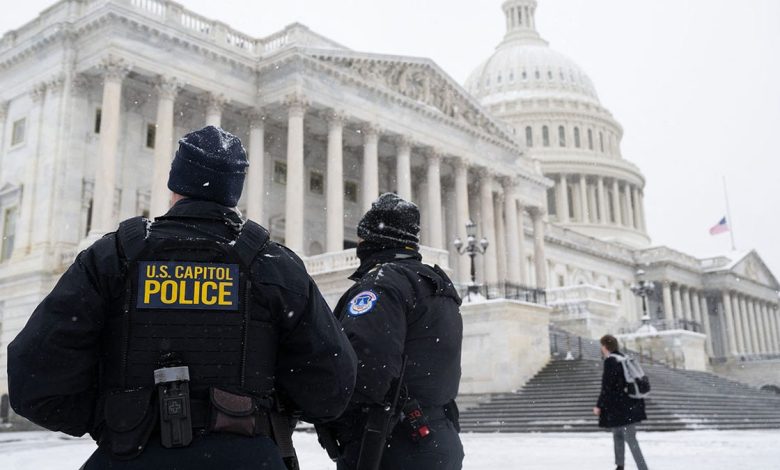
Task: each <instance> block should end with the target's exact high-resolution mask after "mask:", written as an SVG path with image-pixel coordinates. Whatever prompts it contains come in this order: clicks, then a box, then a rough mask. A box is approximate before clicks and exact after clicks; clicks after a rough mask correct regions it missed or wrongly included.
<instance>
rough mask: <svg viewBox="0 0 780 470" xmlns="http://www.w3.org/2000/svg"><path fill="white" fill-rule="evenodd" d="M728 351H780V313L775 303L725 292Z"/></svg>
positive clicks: (752, 352)
mask: <svg viewBox="0 0 780 470" xmlns="http://www.w3.org/2000/svg"><path fill="white" fill-rule="evenodd" d="M721 302H722V306H723V314H724V317H725V320H726V332H725V334H724V341H725V344H726V351H727V354H729V355H731V356H749V355H762V354H780V313H779V312H778V306H777V304H775V303H771V302H765V301H762V300H758V299H754V298H752V297H750V296H747V295H744V294H741V293H739V292H723V296H722V299H721Z"/></svg>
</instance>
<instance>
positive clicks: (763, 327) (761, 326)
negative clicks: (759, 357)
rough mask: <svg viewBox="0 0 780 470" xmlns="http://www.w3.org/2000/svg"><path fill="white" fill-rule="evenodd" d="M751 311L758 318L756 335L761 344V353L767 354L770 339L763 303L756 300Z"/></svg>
mask: <svg viewBox="0 0 780 470" xmlns="http://www.w3.org/2000/svg"><path fill="white" fill-rule="evenodd" d="M753 309H754V310H755V312H756V317H757V318H758V335H759V337H760V338H761V342H762V347H761V352H762V353H763V354H769V353H770V352H771V348H772V338H771V337H770V329H769V318H768V317H767V315H766V310H765V309H764V302H762V301H760V300H756V301H755V302H754V303H753Z"/></svg>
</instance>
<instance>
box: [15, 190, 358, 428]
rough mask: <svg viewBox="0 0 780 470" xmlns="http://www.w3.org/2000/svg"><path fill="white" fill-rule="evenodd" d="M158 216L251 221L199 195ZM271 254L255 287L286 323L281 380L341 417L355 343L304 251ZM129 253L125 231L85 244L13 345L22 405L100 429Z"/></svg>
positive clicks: (321, 411)
mask: <svg viewBox="0 0 780 470" xmlns="http://www.w3.org/2000/svg"><path fill="white" fill-rule="evenodd" d="M156 220H157V221H156V222H155V223H154V224H152V226H151V229H150V235H149V236H150V237H161V238H201V239H203V238H206V239H212V240H219V241H222V242H229V241H232V240H235V239H236V237H237V236H238V233H239V231H240V227H241V219H240V217H239V215H238V213H237V212H236V211H235V210H233V209H230V208H227V207H224V206H221V205H219V204H216V203H213V202H206V201H198V200H194V199H185V200H182V201H180V202H178V203H177V204H176V205H175V206H174V207H172V208H171V210H170V211H169V212H168V213H167V214H166V215H165V216H164V217H160V218H157V219H156ZM259 248H260V247H258V249H259ZM261 254H262V255H263V256H257V257H256V258H255V262H254V264H253V266H252V269H251V273H252V274H251V275H252V286H253V290H252V293H253V295H254V296H255V298H256V299H257V301H258V302H259V303H260V304H261V305H265V306H267V307H268V310H269V311H270V312H271V315H272V316H273V317H272V321H273V322H274V324H275V326H276V329H277V331H278V338H279V340H278V341H279V343H278V354H277V363H276V371H275V386H276V388H277V389H278V390H280V391H281V392H282V393H283V394H285V395H286V397H287V398H289V399H290V400H291V401H292V402H293V403H294V404H295V405H296V406H297V407H298V408H299V409H300V410H301V411H302V412H303V419H305V420H308V421H312V422H320V421H325V420H328V419H332V418H335V417H336V416H338V415H339V414H341V412H342V411H343V410H344V408H345V407H346V405H347V404H348V402H349V398H350V396H351V393H352V389H353V386H354V382H355V368H356V364H357V362H356V358H355V355H354V352H353V351H352V348H351V347H350V345H349V343H348V341H347V338H346V336H345V335H344V333H343V332H342V331H341V327H340V325H339V324H338V321H337V320H336V318H335V317H334V315H333V314H332V313H331V311H330V309H329V308H328V305H327V304H326V303H325V300H324V299H323V298H322V295H321V294H320V292H319V290H318V289H317V286H316V285H315V284H314V281H313V280H312V279H311V278H310V277H309V275H308V274H307V273H306V269H305V267H304V265H303V263H302V262H301V260H300V259H299V258H298V257H297V256H295V254H294V253H292V252H291V251H290V250H288V249H287V248H285V247H283V246H281V245H279V244H276V243H273V242H270V243H268V244H266V245H265V248H264V251H263V252H262V253H261ZM124 261H125V260H124V259H123V257H122V256H120V254H119V252H118V246H117V237H116V234H115V233H109V234H107V235H106V236H104V237H103V238H101V239H100V240H98V241H97V242H95V243H94V244H93V245H92V246H90V247H89V248H87V249H86V250H84V251H83V252H81V253H80V254H79V255H78V256H77V258H76V260H75V262H74V263H73V264H72V265H71V266H70V268H69V269H68V270H67V271H66V272H65V273H64V274H63V275H62V277H61V278H60V280H59V282H58V283H57V285H56V286H55V287H54V289H53V290H52V291H51V293H50V294H49V295H48V296H47V297H46V298H45V299H44V300H43V301H42V302H41V303H40V305H39V306H38V307H37V308H36V309H35V311H34V312H33V314H32V316H31V317H30V319H29V321H28V322H27V325H26V326H25V327H24V329H22V331H21V332H20V333H19V335H18V336H17V337H16V339H14V340H13V341H12V342H11V344H10V345H9V346H8V377H9V382H8V387H9V394H10V400H11V405H12V407H13V409H14V410H15V411H16V412H17V413H18V414H19V415H21V416H24V417H26V418H28V419H29V420H30V421H32V422H34V423H37V424H39V425H41V426H43V427H45V428H48V429H51V430H54V431H62V432H64V433H67V434H71V435H74V436H81V435H83V434H85V433H87V432H93V431H94V425H95V416H94V415H95V408H96V406H95V404H96V400H97V399H98V397H97V393H98V390H97V382H98V359H99V354H100V350H99V346H100V344H101V333H102V331H103V328H104V326H105V318H106V313H107V311H108V309H109V308H110V305H111V304H112V302H116V299H117V298H120V297H121V296H122V295H123V292H124V289H125V286H126V284H125V272H126V269H127V266H126V263H125V262H124Z"/></svg>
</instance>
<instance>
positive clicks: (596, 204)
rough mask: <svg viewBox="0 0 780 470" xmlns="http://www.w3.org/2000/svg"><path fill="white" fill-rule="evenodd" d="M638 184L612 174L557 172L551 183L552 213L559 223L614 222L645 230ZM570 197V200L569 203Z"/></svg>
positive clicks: (641, 197)
mask: <svg viewBox="0 0 780 470" xmlns="http://www.w3.org/2000/svg"><path fill="white" fill-rule="evenodd" d="M643 199H644V196H643V194H642V191H641V189H640V188H638V187H637V186H635V185H632V184H630V183H628V182H624V183H622V184H621V182H620V181H619V180H618V179H615V178H613V179H612V180H611V181H610V182H607V179H606V178H604V177H603V176H593V177H591V176H588V175H584V174H579V175H569V174H560V175H558V177H557V182H556V186H555V203H556V207H555V213H556V215H557V217H558V221H559V222H562V223H568V222H577V223H583V224H601V225H609V224H614V225H618V226H623V227H629V228H632V229H636V230H641V231H646V224H645V213H644V200H643ZM570 201H571V204H570Z"/></svg>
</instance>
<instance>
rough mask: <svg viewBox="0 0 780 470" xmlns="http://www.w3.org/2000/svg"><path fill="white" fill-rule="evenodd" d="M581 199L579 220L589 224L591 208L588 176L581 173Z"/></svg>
mask: <svg viewBox="0 0 780 470" xmlns="http://www.w3.org/2000/svg"><path fill="white" fill-rule="evenodd" d="M579 189H580V200H579V206H580V220H579V222H580V223H582V224H587V223H589V222H590V208H589V207H588V177H587V176H585V175H580V184H579Z"/></svg>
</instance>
